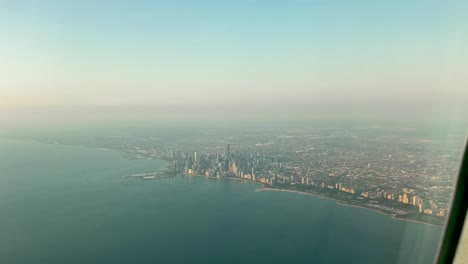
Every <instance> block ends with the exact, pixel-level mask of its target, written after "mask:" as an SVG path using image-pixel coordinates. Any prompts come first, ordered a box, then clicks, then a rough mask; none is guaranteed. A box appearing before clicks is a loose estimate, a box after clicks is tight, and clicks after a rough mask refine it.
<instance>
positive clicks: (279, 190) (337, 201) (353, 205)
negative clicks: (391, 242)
mask: <svg viewBox="0 0 468 264" xmlns="http://www.w3.org/2000/svg"><path fill="white" fill-rule="evenodd" d="M255 191H256V192H261V191H277V192H290V193H297V194H302V195H310V196H314V197H317V198H320V199H326V200H330V201H335V202H336V204H338V205H341V206H348V207H357V208H362V209H366V210H370V211H374V212H377V213H380V214H383V215H386V216H389V217H391V218H392V219H395V220H399V221H405V222H413V223H418V224H424V225H429V226H434V227H440V228H443V225H436V224H431V223H426V222H422V221H418V220H413V219H404V218H399V217H397V215H396V214H391V213H385V212H382V211H379V210H377V209H374V208H369V207H366V206H362V205H355V204H347V203H346V202H343V201H339V200H337V199H333V198H329V197H325V196H321V195H319V194H314V193H308V192H301V191H296V190H288V189H275V188H268V187H265V188H260V189H257V190H255Z"/></svg>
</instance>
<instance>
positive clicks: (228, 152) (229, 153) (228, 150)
mask: <svg viewBox="0 0 468 264" xmlns="http://www.w3.org/2000/svg"><path fill="white" fill-rule="evenodd" d="M225 155H226V158H227V159H229V158H230V157H231V144H227V147H226V153H225Z"/></svg>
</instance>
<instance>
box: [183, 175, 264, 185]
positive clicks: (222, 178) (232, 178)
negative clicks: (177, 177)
mask: <svg viewBox="0 0 468 264" xmlns="http://www.w3.org/2000/svg"><path fill="white" fill-rule="evenodd" d="M180 174H183V175H186V176H196V177H203V178H208V179H216V180H237V181H244V182H249V183H254V184H259V185H263V183H261V182H256V181H252V180H249V179H243V178H237V177H219V178H218V177H216V176H206V175H201V174H187V173H180Z"/></svg>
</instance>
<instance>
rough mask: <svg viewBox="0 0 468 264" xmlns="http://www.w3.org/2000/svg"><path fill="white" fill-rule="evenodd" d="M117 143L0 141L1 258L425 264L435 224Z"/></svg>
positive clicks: (434, 239)
mask: <svg viewBox="0 0 468 264" xmlns="http://www.w3.org/2000/svg"><path fill="white" fill-rule="evenodd" d="M165 164H166V163H165V162H163V161H155V160H126V159H125V158H124V157H123V154H122V153H120V152H118V151H111V150H99V149H94V148H85V147H75V146H63V145H46V144H40V143H33V142H28V141H16V140H6V139H1V140H0V263H240V262H243V263H268V262H269V263H292V262H293V263H299V262H301V263H306V262H307V263H432V260H433V258H434V256H435V254H436V251H437V246H438V242H439V237H440V234H441V230H442V229H441V228H439V227H434V226H429V225H424V224H418V223H411V222H404V221H399V220H395V219H392V218H390V217H389V216H386V215H383V214H380V213H377V212H373V211H370V210H366V209H362V208H353V207H347V206H342V205H338V204H336V202H334V201H330V200H326V199H321V198H317V197H313V196H309V195H301V194H295V193H288V192H274V191H262V192H256V191H255V190H256V189H258V188H261V185H257V184H253V183H246V182H242V181H238V180H217V179H206V178H204V177H193V176H185V175H179V176H177V178H176V179H175V180H174V179H161V180H149V181H142V180H139V179H125V178H123V176H125V175H130V174H133V173H142V172H148V171H152V170H155V169H157V168H159V167H161V166H165Z"/></svg>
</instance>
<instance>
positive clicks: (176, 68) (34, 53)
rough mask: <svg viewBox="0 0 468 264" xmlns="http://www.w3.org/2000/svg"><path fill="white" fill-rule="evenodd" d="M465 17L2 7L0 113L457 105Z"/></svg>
mask: <svg viewBox="0 0 468 264" xmlns="http://www.w3.org/2000/svg"><path fill="white" fill-rule="evenodd" d="M467 13H468V3H467V1H429V0H427V1H426V0H425V1H419V0H414V1H400V0H395V1H372V0H360V1H339V0H329V1H325V0H316V1H313V0H311V1H274V0H269V1H261V0H258V1H242V0H239V1H207V0H201V1H188V0H187V1H176V0H174V1H106V0H104V1H88V0H83V1H47V0H44V1H21V0H19V1H5V0H0V108H3V109H5V108H18V107H19V108H21V107H106V106H108V107H119V106H129V105H145V106H158V107H160V106H177V105H182V106H184V105H185V106H186V105H199V106H208V105H213V106H219V105H233V106H235V105H250V106H252V105H254V106H267V105H278V104H280V105H316V106H317V105H320V106H329V105H332V106H334V107H338V108H340V109H341V110H342V111H345V112H346V111H349V110H350V109H353V108H354V107H357V106H363V105H369V109H376V108H379V107H380V106H382V105H385V106H387V107H395V108H400V109H409V111H412V110H418V109H429V108H430V109H446V108H447V107H452V108H454V109H455V107H456V106H458V107H464V106H466V104H467V103H468V99H467V98H468V87H467V85H468V49H467V48H466V46H468V41H467V40H468V16H466V14H467ZM423 111H425V110H423ZM454 111H458V112H460V109H459V108H457V109H455V110H454ZM416 112H417V111H416ZM449 112H450V111H449Z"/></svg>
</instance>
